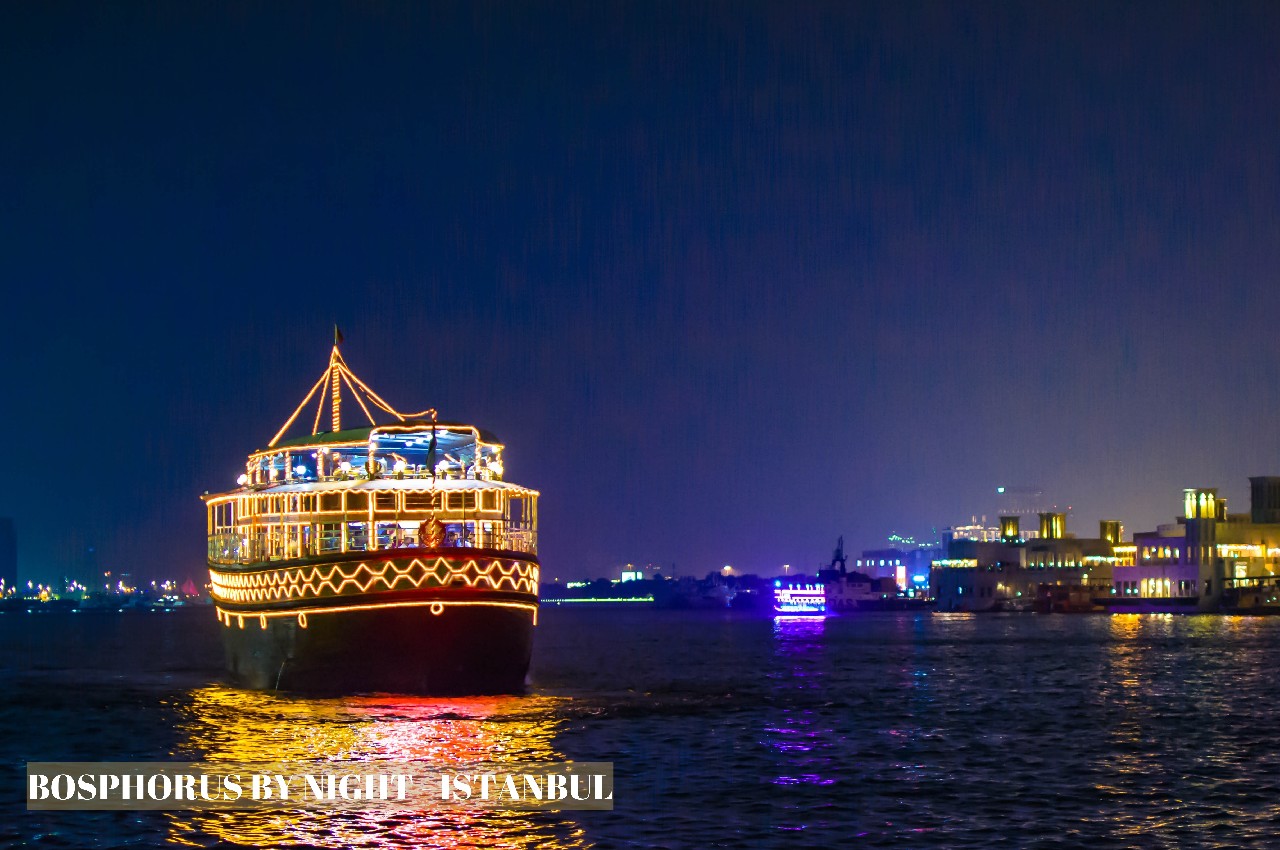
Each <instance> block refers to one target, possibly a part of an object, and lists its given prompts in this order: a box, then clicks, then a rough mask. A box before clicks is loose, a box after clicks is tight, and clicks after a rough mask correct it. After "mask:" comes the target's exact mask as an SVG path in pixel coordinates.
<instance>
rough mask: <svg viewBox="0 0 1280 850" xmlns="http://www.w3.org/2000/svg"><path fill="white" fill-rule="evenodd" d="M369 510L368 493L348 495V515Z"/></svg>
mask: <svg viewBox="0 0 1280 850" xmlns="http://www.w3.org/2000/svg"><path fill="white" fill-rule="evenodd" d="M367 510H369V494H368V493H348V494H347V513H351V512H353V511H367Z"/></svg>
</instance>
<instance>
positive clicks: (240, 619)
mask: <svg viewBox="0 0 1280 850" xmlns="http://www.w3.org/2000/svg"><path fill="white" fill-rule="evenodd" d="M647 601H652V597H650V598H649V599H648V600H647ZM454 607H478V608H511V609H515V610H518V611H528V612H529V613H530V615H531V616H532V617H533V624H534V625H535V626H536V625H538V605H537V603H533V602H505V601H499V600H470V599H467V600H454V599H450V600H447V601H445V600H431V601H427V600H423V601H420V602H419V601H410V602H374V603H370V604H367V605H331V606H327V607H324V608H308V609H306V610H305V611H298V610H288V611H251V612H246V613H244V614H241V613H232V612H230V611H226V610H224V609H222V608H215V610H216V612H217V615H218V619H219V620H221V621H222V622H224V623H225V624H226V625H227V626H228V627H230V626H231V620H232V618H233V617H234V618H235V620H236V625H237V626H238V627H239V628H242V629H243V628H244V618H245V617H246V616H249V617H254V616H256V617H258V618H259V622H262V621H263V620H268V621H269V620H275V619H280V618H282V617H296V618H297V620H298V624H299V625H300V626H302V627H303V628H304V629H305V628H306V627H307V618H308V617H312V616H315V615H317V614H343V613H349V612H353V611H380V610H383V609H386V608H426V609H427V610H428V611H429V612H430V613H432V614H435V615H437V616H438V615H440V614H442V613H444V609H446V608H454ZM264 628H265V626H264Z"/></svg>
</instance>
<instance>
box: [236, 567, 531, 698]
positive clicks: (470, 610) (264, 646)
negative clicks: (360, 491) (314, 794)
mask: <svg viewBox="0 0 1280 850" xmlns="http://www.w3.org/2000/svg"><path fill="white" fill-rule="evenodd" d="M536 581H537V562H536V561H534V560H532V559H531V558H529V557H528V556H527V555H524V556H519V557H518V558H517V557H512V556H511V554H510V553H500V552H489V551H481V550H475V551H469V552H466V553H459V552H456V551H455V552H443V551H438V550H437V551H414V552H405V551H403V550H397V551H389V552H387V553H385V554H380V555H374V554H373V553H362V555H361V556H359V557H347V558H341V559H337V560H330V561H326V562H324V563H314V562H294V563H291V564H290V563H285V564H280V563H277V564H272V565H262V566H261V567H257V568H252V567H248V568H243V569H231V570H227V569H226V568H217V569H216V575H215V578H214V599H215V603H216V604H217V609H218V610H217V614H218V619H219V621H220V622H221V623H222V626H223V627H222V635H223V645H224V648H225V650H226V659H227V670H228V673H229V675H230V679H231V681H232V682H233V683H234V684H236V685H238V686H240V687H245V688H253V689H277V690H284V691H297V692H303V693H309V694H350V693H370V692H381V693H402V694H422V695H441V696H443V695H481V694H503V693H519V692H521V691H523V690H524V687H525V676H526V674H527V672H528V669H529V660H530V656H531V654H532V650H533V629H534V626H535V624H536V622H537V603H538V598H537V595H536ZM529 591H533V592H529ZM219 592H221V594H222V598H219Z"/></svg>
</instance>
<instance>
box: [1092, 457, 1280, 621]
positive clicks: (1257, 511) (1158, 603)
mask: <svg viewBox="0 0 1280 850" xmlns="http://www.w3.org/2000/svg"><path fill="white" fill-rule="evenodd" d="M1249 481H1250V485H1251V487H1250V495H1251V497H1252V502H1253V504H1252V506H1251V509H1250V512H1249V513H1248V514H1238V515H1233V514H1230V513H1229V512H1228V511H1227V500H1226V499H1223V498H1220V497H1219V496H1218V491H1217V490H1216V489H1214V488H1211V487H1193V488H1188V489H1186V490H1184V491H1183V494H1182V512H1183V513H1182V516H1180V517H1178V518H1177V519H1176V521H1174V522H1172V523H1167V524H1165V525H1161V526H1160V527H1159V528H1157V529H1156V530H1155V531H1148V532H1140V533H1137V534H1134V535H1133V545H1132V547H1131V550H1130V551H1124V552H1121V551H1120V547H1117V555H1118V556H1120V555H1123V556H1124V561H1123V562H1122V563H1117V566H1116V569H1115V583H1114V589H1113V594H1112V595H1113V597H1115V602H1114V604H1113V606H1112V607H1114V608H1117V609H1124V608H1127V609H1133V610H1202V611H1219V610H1228V611H1233V610H1265V609H1273V610H1274V609H1280V584H1278V582H1277V573H1280V478H1277V477H1260V478H1251V479H1249Z"/></svg>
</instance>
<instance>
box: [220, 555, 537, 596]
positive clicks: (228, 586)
mask: <svg viewBox="0 0 1280 850" xmlns="http://www.w3.org/2000/svg"><path fill="white" fill-rule="evenodd" d="M209 578H210V580H211V581H212V584H213V597H214V598H215V599H216V600H218V601H222V602H231V603H236V604H254V603H269V602H286V601H290V600H297V599H323V598H328V597H333V596H343V595H349V594H355V593H377V592H381V591H390V590H416V589H421V588H428V587H450V586H456V585H457V583H458V580H459V579H460V580H461V582H462V583H463V584H465V586H466V587H470V588H481V589H484V588H488V589H490V590H508V591H514V592H516V593H529V594H532V595H535V596H536V595H537V593H538V567H537V565H535V564H533V563H531V562H526V561H504V560H500V559H494V560H490V561H487V562H485V563H484V564H483V565H482V564H481V562H480V561H479V560H476V559H470V560H467V561H461V562H459V561H450V560H449V559H448V558H436V559H435V560H434V563H432V564H431V566H427V564H426V562H424V561H423V560H422V559H420V558H414V559H413V560H411V561H409V562H408V563H407V564H398V563H396V562H395V561H379V562H375V563H374V564H372V565H371V564H367V563H364V562H361V563H359V564H356V565H354V566H352V565H347V564H314V565H310V566H304V567H290V568H287V569H280V570H270V571H266V572H253V573H240V572H218V571H216V570H210V571H209Z"/></svg>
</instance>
